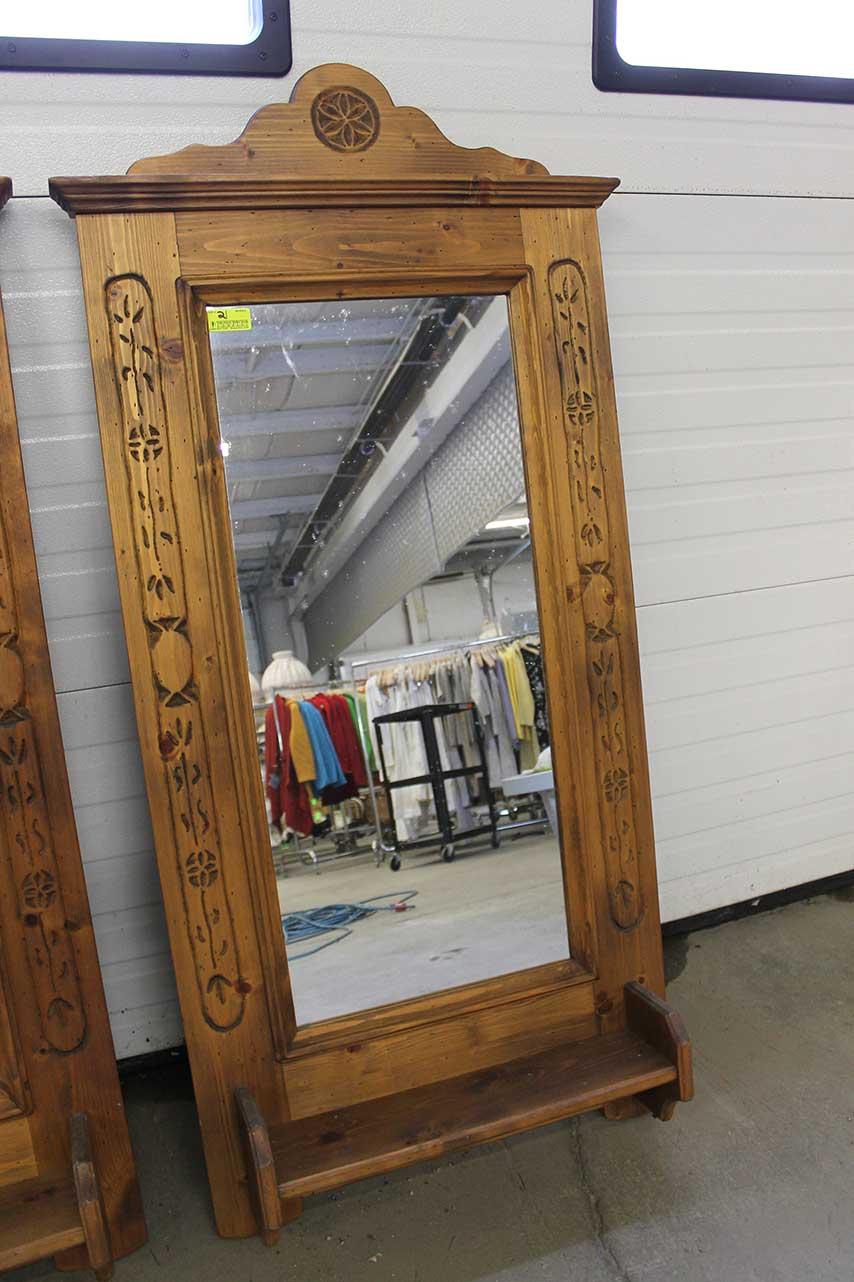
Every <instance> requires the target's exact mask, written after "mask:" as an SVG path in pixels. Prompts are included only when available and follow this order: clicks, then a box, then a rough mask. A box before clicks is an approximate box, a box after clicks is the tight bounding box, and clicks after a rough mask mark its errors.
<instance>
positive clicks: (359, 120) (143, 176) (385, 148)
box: [50, 63, 617, 215]
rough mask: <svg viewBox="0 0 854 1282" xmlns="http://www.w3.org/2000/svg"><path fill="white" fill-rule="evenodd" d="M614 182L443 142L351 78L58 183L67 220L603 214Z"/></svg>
mask: <svg viewBox="0 0 854 1282" xmlns="http://www.w3.org/2000/svg"><path fill="white" fill-rule="evenodd" d="M616 185H617V180H616V179H613V178H577V177H571V178H563V177H552V176H550V175H549V173H548V171H547V170H546V169H545V167H544V166H543V165H541V164H538V163H537V162H536V161H533V160H520V159H518V158H516V157H514V156H507V155H504V154H503V153H502V152H499V151H496V150H494V149H493V148H491V147H481V148H477V149H469V148H467V147H458V146H456V145H455V144H454V143H452V142H449V141H448V139H447V138H446V137H445V136H444V134H443V133H442V132H441V131H440V130H439V129H438V128H437V126H436V125H435V124H434V123H433V121H432V120H431V119H430V118H429V116H426V115H425V114H424V113H423V112H422V111H417V110H416V109H414V108H412V107H396V106H395V105H394V103H393V102H392V100H391V98H390V97H389V94H388V91H387V90H386V89H385V87H384V86H383V85H382V84H381V83H380V81H379V80H376V79H375V78H374V77H373V76H371V75H368V73H367V72H365V71H361V70H360V69H359V68H357V67H350V66H346V65H344V64H336V63H330V64H328V65H326V66H323V67H315V68H314V69H313V70H312V71H309V72H307V73H306V74H305V75H304V76H303V77H302V78H301V79H300V80H298V81H297V83H296V85H295V86H294V91H293V94H292V95H291V100H290V102H288V103H273V104H271V105H270V106H267V107H262V108H261V110H260V111H258V112H256V114H255V115H254V116H253V117H252V119H251V120H250V121H249V123H248V125H247V126H246V128H245V129H244V131H243V133H242V134H241V136H240V137H239V138H238V139H237V140H236V141H235V142H233V143H228V144H226V145H225V146H221V147H208V146H193V147H186V148H184V150H183V151H179V152H175V153H174V154H173V155H170V156H152V157H149V158H147V159H144V160H138V161H137V162H136V163H135V164H134V165H131V167H130V170H129V171H128V175H127V177H107V178H53V179H51V181H50V193H51V195H52V197H53V198H54V200H56V201H57V202H58V203H59V204H60V205H61V206H62V207H63V208H64V209H66V210H67V211H68V212H69V213H70V214H72V215H75V214H81V213H116V212H122V211H134V212H137V213H141V212H158V211H167V210H168V211H175V210H187V209H196V210H203V209H208V210H213V209H217V210H223V209H229V208H232V209H255V210H257V209H264V208H280V209H281V208H289V209H294V208H297V209H298V208H304V209H312V208H315V207H317V206H321V207H322V206H324V205H326V206H335V207H337V208H339V209H340V208H342V207H343V208H356V207H364V206H367V205H375V206H376V205H386V206H389V207H394V208H401V207H407V206H419V205H421V206H425V207H430V206H438V207H440V208H446V207H447V208H450V207H453V206H455V205H513V206H516V207H519V206H523V205H524V206H536V205H542V204H546V205H565V204H570V203H571V204H575V205H590V206H596V205H601V203H602V201H603V200H605V198H606V197H607V196H608V195H609V194H610V192H611V191H613V189H614V187H616Z"/></svg>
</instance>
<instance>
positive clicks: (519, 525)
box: [483, 516, 531, 530]
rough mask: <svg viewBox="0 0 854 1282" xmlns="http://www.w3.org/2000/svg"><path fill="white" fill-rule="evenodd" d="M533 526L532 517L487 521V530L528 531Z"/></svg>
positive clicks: (509, 517)
mask: <svg viewBox="0 0 854 1282" xmlns="http://www.w3.org/2000/svg"><path fill="white" fill-rule="evenodd" d="M530 524H531V519H530V517H527V516H508V517H507V518H506V519H505V520H503V521H502V520H501V519H499V520H497V521H487V523H486V525H485V526H484V527H483V528H484V529H485V530H527V528H528V526H529V525H530Z"/></svg>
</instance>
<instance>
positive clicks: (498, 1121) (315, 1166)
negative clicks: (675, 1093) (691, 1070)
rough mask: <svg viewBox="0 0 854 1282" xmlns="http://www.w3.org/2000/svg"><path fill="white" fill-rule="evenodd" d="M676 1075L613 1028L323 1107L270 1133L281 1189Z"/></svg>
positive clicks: (311, 1187) (567, 1110) (341, 1176)
mask: <svg viewBox="0 0 854 1282" xmlns="http://www.w3.org/2000/svg"><path fill="white" fill-rule="evenodd" d="M675 1071H676V1070H675V1069H674V1067H673V1065H672V1064H671V1063H670V1061H669V1060H668V1059H667V1058H666V1057H665V1056H664V1055H662V1054H661V1052H660V1051H658V1050H656V1049H655V1048H653V1047H651V1046H650V1045H649V1044H648V1043H647V1042H645V1041H644V1040H643V1039H642V1038H640V1037H638V1036H635V1035H633V1034H631V1033H616V1034H611V1035H610V1036H609V1037H595V1038H592V1039H590V1040H588V1041H581V1042H575V1043H573V1044H572V1045H569V1046H567V1045H563V1046H559V1047H556V1048H555V1049H553V1050H550V1051H546V1052H544V1053H543V1054H541V1055H537V1056H530V1057H525V1058H522V1059H513V1060H509V1061H505V1062H504V1063H502V1064H500V1065H497V1066H496V1067H495V1068H491V1069H487V1070H485V1071H482V1072H477V1073H469V1074H466V1075H464V1076H460V1077H457V1078H452V1079H451V1080H447V1079H446V1080H445V1081H443V1082H442V1083H441V1084H439V1085H437V1086H429V1087H423V1088H422V1089H420V1090H410V1091H402V1092H399V1093H398V1094H396V1095H394V1096H393V1097H392V1098H390V1099H383V1100H379V1101H374V1102H372V1103H368V1104H354V1105H353V1106H351V1107H350V1108H346V1109H340V1110H330V1111H329V1112H326V1113H321V1114H319V1115H317V1116H314V1117H310V1118H306V1119H305V1120H304V1121H301V1122H291V1123H289V1124H288V1125H286V1126H284V1127H281V1128H278V1129H277V1130H275V1131H274V1132H273V1135H272V1145H273V1151H274V1154H275V1158H276V1170H277V1171H278V1173H279V1191H280V1193H281V1195H282V1197H303V1196H305V1195H306V1194H309V1193H319V1192H322V1191H325V1190H328V1189H333V1188H338V1187H339V1186H340V1185H342V1184H347V1183H349V1182H350V1181H351V1180H358V1179H364V1178H366V1177H367V1176H370V1175H378V1174H381V1173H382V1172H384V1171H392V1170H395V1169H397V1168H398V1167H401V1166H407V1165H409V1164H410V1163H411V1162H417V1161H421V1160H423V1159H426V1158H436V1157H441V1156H442V1155H443V1154H445V1153H450V1152H453V1151H454V1150H455V1149H459V1148H468V1147H470V1146H471V1145H473V1144H482V1143H486V1142H487V1141H490V1140H496V1139H502V1138H505V1137H506V1136H508V1135H515V1134H518V1133H519V1132H520V1131H526V1130H531V1129H533V1128H534V1127H536V1126H545V1125H548V1123H550V1122H557V1121H560V1120H561V1119H562V1118H566V1117H572V1116H573V1115H574V1114H576V1113H583V1112H586V1111H587V1110H588V1109H592V1108H599V1107H601V1106H602V1105H603V1104H605V1103H606V1102H607V1101H608V1100H610V1099H617V1098H620V1096H622V1095H625V1094H626V1093H628V1092H631V1091H638V1092H639V1091H644V1090H648V1089H653V1088H655V1087H658V1086H664V1085H666V1084H667V1083H668V1082H670V1081H672V1080H673V1077H674V1075H675Z"/></svg>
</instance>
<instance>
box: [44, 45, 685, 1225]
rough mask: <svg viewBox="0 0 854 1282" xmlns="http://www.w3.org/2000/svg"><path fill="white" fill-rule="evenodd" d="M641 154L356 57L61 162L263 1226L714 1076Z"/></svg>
mask: <svg viewBox="0 0 854 1282" xmlns="http://www.w3.org/2000/svg"><path fill="white" fill-rule="evenodd" d="M615 185H616V182H615V180H610V179H597V178H559V177H552V176H550V175H548V174H547V173H546V171H545V170H544V169H543V167H542V166H541V165H538V164H536V163H535V162H532V161H525V160H516V159H514V158H512V157H508V156H504V155H502V154H501V153H500V152H496V151H492V150H488V149H484V150H481V151H473V152H472V151H467V150H465V149H462V148H458V147H456V146H454V145H453V144H451V143H449V142H448V141H447V139H445V138H444V137H443V135H442V134H441V133H440V132H439V131H438V130H437V129H436V127H435V126H434V125H433V124H432V122H431V121H430V120H429V119H428V118H427V117H426V116H424V115H423V114H422V113H421V112H418V111H415V110H413V109H411V108H403V107H395V106H394V105H393V103H392V102H391V99H390V98H389V95H388V93H387V91H386V90H385V89H384V88H383V86H382V85H381V84H380V83H379V82H378V81H376V80H375V79H374V78H373V77H371V76H369V75H367V74H366V73H365V72H362V71H359V70H357V69H356V68H352V67H343V66H337V65H336V66H327V67H320V68H317V69H315V70H314V71H312V72H310V73H308V75H306V76H304V77H303V78H302V80H300V82H299V83H298V85H297V86H296V88H295V90H294V94H293V97H292V99H291V102H290V103H289V104H282V105H278V106H272V107H267V108H264V109H263V110H262V111H261V112H259V113H258V114H257V115H256V116H255V117H254V118H253V120H252V121H250V123H249V125H248V126H247V129H246V131H245V132H244V134H243V135H242V137H241V138H240V139H239V140H238V141H237V142H235V143H233V144H230V145H228V146H225V147H213V148H210V147H191V148H188V149H187V150H185V151H184V152H181V153H178V154H177V155H175V156H172V157H161V158H155V159H151V160H144V161H140V162H137V164H136V165H134V166H133V167H132V169H131V171H130V173H129V174H128V175H127V176H125V177H117V178H94V179H85V178H81V179H55V180H54V181H53V183H52V184H51V191H52V194H53V195H54V198H55V199H57V200H58V201H59V202H60V203H61V204H62V205H63V206H64V207H65V208H66V209H67V210H68V211H69V212H70V213H71V214H72V215H74V216H76V218H77V223H78V235H79V242H80V250H81V262H82V270H83V276H84V284H85V291H86V305H87V314H88V320H89V332H90V342H91V348H92V358H93V368H94V373H95V384H96V393H97V399H98V411H99V418H100V425H101V434H102V443H103V450H104V458H105V465H106V474H107V485H108V494H109V501H110V510H111V519H112V523H113V530H114V542H115V546H116V554H117V564H118V569H119V580H120V586H121V591H122V602H123V610H124V618H125V630H126V634H127V639H128V648H129V653H130V657H131V668H132V677H133V685H134V693H135V699H136V706H137V717H138V723H139V730H140V739H141V743H142V749H143V757H144V762H145V767H146V779H147V786H148V792H149V801H150V805H151V810H152V818H153V822H154V828H155V837H156V844H157V853H158V861H159V866H160V875H161V882H162V885H163V892H164V899H165V902H166V907H167V918H168V921H169V927H170V936H171V941H172V949H173V956H174V959H175V966H176V972H177V975H178V982H179V991H180V995H181V1001H182V1012H183V1017H184V1024H185V1030H186V1036H187V1043H188V1048H189V1051H190V1055H191V1059H192V1064H193V1073H194V1079H195V1083H196V1091H197V1096H198V1099H199V1107H200V1113H201V1120H202V1128H203V1133H204V1138H205V1145H206V1154H207V1159H208V1167H209V1173H210V1178H211V1187H212V1191H213V1196H214V1202H215V1207H216V1214H217V1222H218V1226H219V1228H220V1231H221V1232H223V1233H224V1234H231V1235H237V1234H243V1233H247V1232H251V1231H252V1230H253V1228H255V1227H261V1228H262V1229H263V1231H264V1232H265V1235H266V1236H267V1238H268V1239H270V1238H272V1237H273V1236H274V1235H275V1232H276V1231H277V1229H278V1227H279V1225H280V1224H281V1223H283V1222H285V1221H286V1220H287V1219H289V1218H292V1217H293V1216H294V1215H295V1214H296V1213H297V1212H298V1210H299V1207H300V1199H301V1198H302V1197H303V1195H305V1194H307V1193H310V1192H313V1191H318V1190H322V1189H328V1188H333V1187H336V1186H337V1185H340V1184H342V1183H345V1182H347V1180H350V1179H355V1178H359V1177H360V1176H362V1175H366V1174H370V1173H372V1172H376V1171H378V1170H386V1169H390V1168H391V1167H393V1166H396V1165H401V1164H403V1163H404V1162H406V1161H413V1160H416V1159H417V1158H418V1157H419V1156H428V1155H432V1154H435V1153H436V1152H441V1151H443V1150H444V1149H446V1148H449V1147H454V1146H460V1145H462V1144H468V1143H474V1142H478V1141H479V1140H485V1139H489V1138H492V1137H494V1136H496V1135H502V1134H509V1133H511V1132H513V1131H514V1130H520V1129H525V1128H526V1127H530V1126H533V1125H537V1124H539V1123H541V1122H543V1121H547V1120H554V1119H556V1118H558V1117H565V1116H569V1115H571V1114H573V1113H576V1112H579V1111H582V1110H583V1109H586V1108H591V1107H597V1106H603V1107H606V1108H608V1109H609V1110H610V1111H611V1112H612V1113H619V1112H626V1111H631V1110H633V1109H644V1108H648V1109H650V1110H651V1111H653V1112H655V1113H657V1114H658V1115H661V1116H666V1115H669V1113H670V1112H671V1111H672V1107H673V1104H674V1102H675V1101H676V1100H677V1099H680V1098H682V1099H684V1098H688V1097H689V1095H690V1091H691V1085H690V1055H689V1046H688V1043H687V1040H686V1038H685V1036H684V1033H683V1032H682V1030H681V1027H680V1025H679V1021H678V1019H677V1017H676V1016H675V1014H674V1013H673V1012H672V1011H671V1010H670V1008H669V1007H667V1005H666V1003H665V1002H664V1001H663V994H664V986H663V972H662V954H661V938H660V927H659V920H658V908H657V888H656V881H655V865H654V851H653V838H652V823H651V815H650V799H649V786H648V780H647V768H646V748H645V741H644V732H643V710H642V702H641V693H640V680H639V672H638V661H637V641H636V633H635V621H634V607H633V600H632V588H631V573H630V563H629V553H628V545H627V534H626V519H625V503H624V496H623V487H622V476H621V470H620V458H619V446H618V437H617V422H616V409H615V403H614V393H613V381H612V374H611V363H610V353H609V346H608V333H607V321H606V316H605V307H604V290H603V283H602V273H601V262H600V254H599V246H598V236H597V228H596V208H597V207H598V206H599V205H600V204H601V203H602V201H603V200H604V199H605V198H606V197H607V196H608V194H609V193H610V192H611V191H612V190H613V188H614V186H615ZM250 673H251V674H252V676H251V677H250ZM485 1086H489V1087H490V1089H489V1090H487V1091H486V1092H485V1090H484V1088H485ZM223 1119H227V1124H224V1122H223ZM247 1175H248V1179H247Z"/></svg>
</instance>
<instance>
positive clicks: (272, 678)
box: [261, 650, 311, 699]
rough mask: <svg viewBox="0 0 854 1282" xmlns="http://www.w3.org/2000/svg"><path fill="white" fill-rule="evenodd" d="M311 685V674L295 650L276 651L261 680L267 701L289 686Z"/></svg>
mask: <svg viewBox="0 0 854 1282" xmlns="http://www.w3.org/2000/svg"><path fill="white" fill-rule="evenodd" d="M310 684H311V673H310V672H309V670H308V668H307V667H306V666H305V664H304V663H303V662H302V660H301V659H298V658H297V657H296V655H295V654H294V652H293V650H276V651H274V653H273V658H272V660H271V662H270V663H269V665H268V666H267V668H266V670H265V672H264V675H263V677H262V678H261V689H262V691H263V694H264V697H265V698H266V699H272V697H273V695H274V694H275V693H276V691H277V690H282V689H287V688H288V687H289V686H294V687H296V686H304V685H310Z"/></svg>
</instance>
